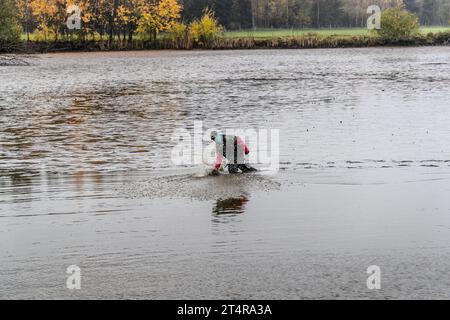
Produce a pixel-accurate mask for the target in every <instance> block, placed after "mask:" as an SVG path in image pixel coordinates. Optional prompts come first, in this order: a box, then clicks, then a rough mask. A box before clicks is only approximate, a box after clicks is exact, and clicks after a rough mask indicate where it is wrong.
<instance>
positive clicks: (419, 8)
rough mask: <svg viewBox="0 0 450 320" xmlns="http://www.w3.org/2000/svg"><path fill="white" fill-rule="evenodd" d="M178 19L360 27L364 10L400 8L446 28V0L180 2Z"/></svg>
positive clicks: (449, 3)
mask: <svg viewBox="0 0 450 320" xmlns="http://www.w3.org/2000/svg"><path fill="white" fill-rule="evenodd" d="M181 3H182V5H183V7H184V10H183V12H182V17H183V18H184V19H186V20H189V19H193V18H195V17H197V16H198V15H199V14H200V13H201V11H202V10H203V8H205V7H208V8H210V9H212V10H213V11H214V12H215V13H216V16H217V18H218V19H219V22H220V23H221V24H222V25H223V26H225V27H226V28H227V29H251V28H304V27H309V28H329V27H364V26H365V24H366V21H367V17H368V15H367V8H368V7H369V6H370V5H378V6H380V8H381V9H383V10H384V9H388V8H393V7H402V6H403V7H404V8H406V9H407V10H408V11H410V12H412V13H415V14H416V15H417V16H418V17H419V20H420V23H421V24H422V25H448V24H449V20H450V0H182V1H181Z"/></svg>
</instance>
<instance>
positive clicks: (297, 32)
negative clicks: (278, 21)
mask: <svg viewBox="0 0 450 320" xmlns="http://www.w3.org/2000/svg"><path fill="white" fill-rule="evenodd" d="M443 31H450V26H448V27H423V28H421V32H422V33H425V34H426V33H429V32H443ZM308 33H316V34H318V35H322V36H330V35H339V36H359V35H369V30H367V29H366V28H347V29H261V30H256V31H254V30H242V31H227V32H224V33H223V35H224V36H225V37H228V38H242V37H253V38H260V39H263V38H278V37H293V36H294V37H295V36H302V35H305V34H308Z"/></svg>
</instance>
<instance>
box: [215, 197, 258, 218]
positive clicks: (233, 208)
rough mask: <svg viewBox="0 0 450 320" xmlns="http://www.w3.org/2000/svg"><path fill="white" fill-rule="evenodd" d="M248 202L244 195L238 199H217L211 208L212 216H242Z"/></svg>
mask: <svg viewBox="0 0 450 320" xmlns="http://www.w3.org/2000/svg"><path fill="white" fill-rule="evenodd" d="M248 201H249V199H248V197H247V196H246V195H242V196H240V197H239V198H228V199H219V200H217V201H216V204H215V206H214V208H213V214H214V215H215V216H219V215H229V214H232V215H237V214H243V213H244V212H245V207H246V204H247V203H248Z"/></svg>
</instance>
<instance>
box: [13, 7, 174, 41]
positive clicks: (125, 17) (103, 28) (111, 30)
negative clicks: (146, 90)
mask: <svg viewBox="0 0 450 320" xmlns="http://www.w3.org/2000/svg"><path fill="white" fill-rule="evenodd" d="M12 1H15V3H16V6H17V8H18V20H19V22H20V24H21V25H22V28H23V29H24V30H25V32H26V33H27V34H30V33H33V32H35V37H37V38H38V39H43V40H50V39H53V40H55V41H56V40H58V39H60V38H61V37H67V36H72V35H74V34H76V35H78V36H79V37H80V38H82V39H84V38H85V37H86V36H88V35H90V36H91V37H92V38H93V39H96V38H100V39H102V38H103V37H104V36H105V35H106V36H108V38H109V40H110V41H113V40H114V39H122V40H127V39H128V40H132V39H133V36H134V35H135V34H136V33H139V34H140V35H141V36H142V37H143V38H152V39H153V40H155V39H156V36H157V35H158V33H160V32H165V31H168V30H170V29H171V28H172V26H173V25H174V23H175V22H176V21H177V20H178V19H179V18H180V15H181V10H182V6H181V5H180V3H179V1H178V0H12ZM71 5H76V6H77V7H78V8H79V9H80V17H79V18H80V19H81V29H80V30H69V29H68V28H67V24H66V22H67V19H68V17H69V16H70V15H71V14H73V13H70V12H69V13H68V12H67V8H69V7H70V6H71Z"/></svg>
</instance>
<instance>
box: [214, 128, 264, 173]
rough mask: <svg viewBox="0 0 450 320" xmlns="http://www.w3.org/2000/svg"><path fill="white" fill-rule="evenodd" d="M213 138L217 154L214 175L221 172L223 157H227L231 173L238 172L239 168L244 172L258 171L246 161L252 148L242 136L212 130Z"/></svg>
mask: <svg viewBox="0 0 450 320" xmlns="http://www.w3.org/2000/svg"><path fill="white" fill-rule="evenodd" d="M211 140H212V141H214V142H215V143H216V155H217V157H216V164H215V167H214V171H213V172H212V174H213V175H218V174H219V169H220V166H221V165H222V160H223V158H226V159H227V160H228V162H229V163H228V172H229V173H233V174H234V173H238V172H239V170H241V171H242V173H248V172H255V171H257V170H256V169H255V168H253V167H251V166H249V165H247V164H246V163H245V159H244V157H245V155H248V154H249V153H250V149H249V148H248V147H247V145H246V144H245V143H244V141H242V139H241V138H239V137H236V136H232V135H224V134H220V133H218V132H217V131H213V132H211Z"/></svg>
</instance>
